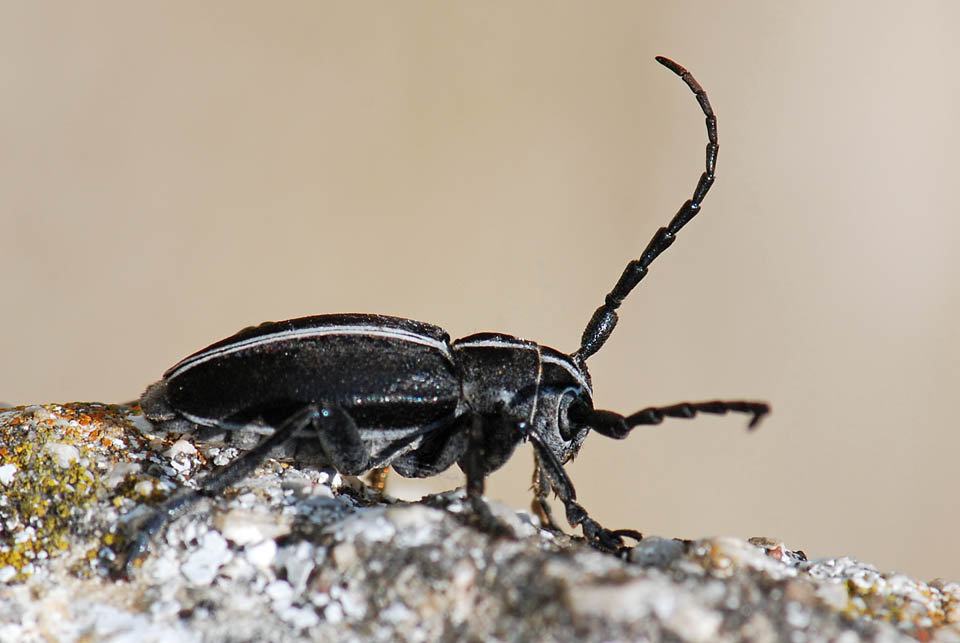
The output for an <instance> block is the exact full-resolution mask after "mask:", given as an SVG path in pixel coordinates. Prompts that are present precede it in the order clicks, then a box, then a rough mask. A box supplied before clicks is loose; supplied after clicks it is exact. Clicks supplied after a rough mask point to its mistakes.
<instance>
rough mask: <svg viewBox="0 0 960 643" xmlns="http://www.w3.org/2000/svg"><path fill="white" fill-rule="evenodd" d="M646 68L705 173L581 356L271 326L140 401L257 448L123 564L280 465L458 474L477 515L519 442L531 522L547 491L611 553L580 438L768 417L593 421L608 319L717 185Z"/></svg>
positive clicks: (175, 508) (440, 335) (199, 359)
mask: <svg viewBox="0 0 960 643" xmlns="http://www.w3.org/2000/svg"><path fill="white" fill-rule="evenodd" d="M656 60H657V61H658V62H659V63H661V64H662V65H664V66H665V67H667V68H668V69H670V70H671V71H672V72H674V73H675V74H677V75H678V76H679V77H680V78H681V79H682V80H683V81H684V82H685V83H686V84H687V86H689V87H690V89H691V90H692V91H693V93H694V94H695V96H696V98H697V102H698V103H699V104H700V107H701V109H702V110H703V113H704V115H705V117H706V127H707V136H708V139H709V140H708V143H707V147H706V167H705V170H704V172H703V173H702V174H701V176H700V179H699V180H698V182H697V185H696V188H695V189H694V191H693V195H692V196H691V198H690V199H688V200H687V201H686V202H685V203H684V204H683V205H682V206H681V207H680V210H679V211H678V212H677V214H676V215H675V216H674V217H673V219H672V220H671V221H670V222H669V223H668V224H667V225H666V226H665V227H662V228H660V229H659V230H657V232H656V234H654V235H653V238H652V239H651V240H650V242H649V244H648V245H647V247H646V249H645V250H644V251H643V253H642V254H641V255H640V257H639V258H638V259H635V260H633V261H631V262H630V263H628V264H627V267H626V269H625V270H624V271H623V274H622V275H621V276H620V279H619V280H618V281H617V283H616V285H614V287H613V290H611V291H610V292H609V293H608V294H607V296H606V298H605V300H604V303H603V305H601V306H600V307H599V308H597V310H596V311H595V312H594V313H593V316H592V317H591V318H590V320H589V322H588V323H587V325H586V328H585V329H584V331H583V335H582V337H581V340H580V347H579V348H577V350H575V351H574V352H573V353H570V354H566V353H562V352H560V351H558V350H554V349H552V348H549V347H547V346H542V345H540V344H537V343H535V342H532V341H527V340H523V339H519V338H517V337H513V336H510V335H503V334H497V333H480V334H476V335H470V336H469V337H464V338H462V339H458V340H455V341H450V338H449V336H448V335H447V333H446V332H444V331H443V330H442V329H440V328H438V327H436V326H433V325H430V324H425V323H421V322H416V321H411V320H408V319H400V318H396V317H386V316H381V315H366V314H349V315H321V316H315V317H304V318H300V319H292V320H287V321H281V322H267V323H264V324H261V325H259V326H256V327H252V328H247V329H244V330H242V331H240V332H239V333H237V334H236V335H233V336H232V337H228V338H227V339H224V340H222V341H219V342H217V343H215V344H212V345H211V346H208V347H207V348H205V349H203V350H201V351H199V352H197V353H194V354H193V355H191V356H189V357H187V358H186V359H184V360H182V361H181V362H179V363H178V364H176V365H175V366H173V367H172V368H170V369H169V370H168V371H167V372H166V373H164V375H163V378H162V379H161V380H160V381H159V382H157V383H155V384H153V385H151V386H150V387H149V388H148V389H147V390H146V392H145V393H144V394H143V396H142V398H141V406H142V408H143V412H144V414H145V415H146V417H147V418H148V419H149V420H150V421H151V422H152V423H154V424H155V425H157V426H158V428H161V429H164V430H167V431H171V432H181V433H194V434H195V435H197V436H198V437H199V438H200V439H204V438H205V437H206V438H211V437H216V436H219V437H220V438H223V437H224V436H225V435H228V434H233V435H239V434H246V435H247V438H248V439H249V437H250V435H254V436H255V437H254V439H255V440H256V442H253V443H250V444H248V445H247V446H248V447H249V449H248V450H247V451H246V453H244V454H243V455H242V456H241V457H239V458H237V459H236V460H234V461H233V462H232V463H231V464H229V465H228V466H226V467H225V468H223V469H221V470H220V471H218V472H215V473H213V474H210V475H209V476H208V477H207V478H206V479H205V480H204V481H203V482H202V486H201V489H200V491H199V492H194V493H192V494H190V495H179V496H174V497H173V498H171V499H170V500H169V501H168V502H167V503H166V504H165V505H163V506H162V508H161V509H160V510H158V511H157V513H156V514H155V515H154V516H153V517H152V518H151V520H150V521H148V523H147V524H146V525H145V526H144V527H143V528H142V529H141V531H140V534H139V536H138V537H137V539H136V540H135V541H134V542H133V544H132V546H131V548H130V551H129V552H128V559H127V561H128V564H129V563H130V562H132V561H134V560H136V559H138V558H139V557H140V556H142V555H143V554H144V553H145V551H146V547H147V544H148V542H149V538H150V536H151V534H152V533H154V532H155V531H156V530H157V529H159V528H160V527H162V526H163V524H164V523H165V522H166V521H167V520H170V519H171V518H172V517H174V516H175V515H176V514H177V513H178V512H180V511H182V510H183V508H184V507H186V506H187V505H189V504H190V503H191V502H192V501H193V500H194V499H196V498H198V497H200V496H201V495H210V494H213V493H217V492H219V491H222V490H223V489H224V488H225V487H227V486H229V485H231V484H233V483H234V482H236V481H237V480H239V479H240V478H242V477H243V476H245V475H247V474H248V473H250V472H251V471H252V470H253V469H254V468H255V467H256V466H257V465H258V464H259V463H260V462H262V461H263V460H264V459H265V458H266V457H267V456H268V455H276V454H277V453H278V452H279V451H281V450H286V455H289V456H291V457H294V458H296V459H298V460H300V461H304V460H316V461H317V462H323V463H326V464H328V465H332V466H333V467H334V468H336V469H337V470H338V471H340V472H341V473H344V474H360V473H363V472H365V471H368V470H371V469H378V468H383V467H387V466H392V467H393V468H394V470H396V471H397V472H398V473H399V474H400V475H402V476H405V477H425V476H431V475H435V474H438V473H440V472H442V471H444V470H445V469H447V468H448V467H450V466H451V465H453V464H454V463H457V464H458V465H459V466H460V468H461V469H462V470H463V472H464V473H465V474H466V480H467V483H466V489H467V495H468V497H469V498H470V499H471V501H472V503H473V505H474V507H483V503H482V500H481V496H482V494H483V487H484V478H485V477H486V476H487V474H489V473H490V472H492V471H494V470H496V469H498V468H499V467H500V466H501V465H503V464H504V462H506V460H507V459H508V458H509V457H510V455H511V454H512V453H513V451H514V449H515V448H516V446H517V445H518V444H520V443H521V442H524V441H529V442H530V443H531V444H532V445H533V448H534V457H535V471H534V481H535V484H534V495H535V507H539V509H540V513H541V516H542V517H543V518H544V519H545V520H546V521H547V522H548V524H549V526H551V527H553V528H556V525H555V524H554V523H553V520H552V518H551V517H550V514H549V508H548V506H547V504H546V498H547V496H548V494H549V493H550V491H551V490H552V491H553V492H555V493H556V495H557V496H558V497H559V499H560V501H561V502H562V503H563V505H564V508H565V510H566V517H567V521H568V522H569V523H570V525H571V526H573V527H576V526H577V525H579V526H581V527H582V529H583V533H584V536H585V537H586V538H587V540H588V541H590V542H591V543H592V544H594V545H595V546H598V547H600V548H602V549H608V550H616V549H618V548H619V547H621V546H622V537H623V536H629V537H632V538H637V539H639V538H640V537H641V535H640V534H639V533H638V532H635V531H632V530H617V531H612V530H609V529H606V528H604V527H602V526H601V525H599V524H598V523H597V522H596V521H595V520H593V519H592V518H591V517H590V516H589V515H588V513H587V512H586V511H585V510H584V508H583V507H582V506H581V505H580V504H578V503H577V501H576V493H575V491H574V487H573V484H572V483H571V481H570V478H569V477H568V476H567V474H566V472H565V471H564V468H563V465H564V464H565V463H566V462H567V461H569V460H570V459H571V458H572V457H573V456H574V455H575V454H576V453H577V451H578V450H579V449H580V446H581V445H582V444H583V441H584V439H585V438H586V436H587V434H588V433H589V431H590V430H591V429H592V430H593V431H596V432H597V433H600V434H602V435H605V436H607V437H610V438H615V439H623V438H625V437H627V435H628V434H629V433H630V431H631V430H632V429H633V428H634V427H636V426H640V425H648V424H659V423H660V422H661V421H662V420H663V418H664V417H681V418H690V417H693V416H694V415H696V414H697V413H700V412H705V413H727V412H731V411H732V412H738V413H746V414H750V415H752V418H751V420H750V423H749V427H750V428H753V427H755V426H756V425H757V423H758V422H759V421H760V419H761V418H762V417H763V416H764V415H765V414H766V413H768V412H769V406H768V405H767V404H765V403H762V402H752V401H743V400H735V401H730V400H717V401H710V402H683V403H680V404H674V405H671V406H663V407H651V408H646V409H643V410H641V411H638V412H637V413H634V414H632V415H627V416H624V415H621V414H619V413H615V412H613V411H603V410H598V409H595V408H594V406H593V386H592V384H591V380H590V374H589V372H588V370H587V359H589V357H590V356H591V355H593V354H594V353H596V352H597V351H598V350H600V348H602V347H603V345H604V343H605V342H606V341H607V339H608V338H609V337H610V334H611V333H612V332H613V329H614V327H615V326H616V324H617V312H616V310H617V308H619V307H620V304H621V303H623V300H624V299H625V298H626V297H627V295H629V294H630V292H631V291H632V290H633V289H634V288H635V287H636V286H637V284H638V283H639V282H640V281H641V280H642V279H643V278H644V276H646V274H647V270H648V267H649V266H650V264H651V263H652V262H653V261H654V260H655V259H656V258H657V257H658V256H659V255H660V254H661V253H662V252H663V251H664V250H666V249H667V248H669V247H670V245H671V244H672V243H673V241H674V239H675V238H676V235H677V233H678V232H679V231H680V229H681V228H682V227H683V226H684V225H686V224H687V222H689V221H690V220H691V219H692V218H693V217H694V216H696V214H697V213H698V212H699V211H700V205H701V203H702V201H703V199H704V197H705V196H706V194H707V192H708V191H709V189H710V186H711V185H713V181H714V170H715V166H716V159H717V150H718V145H717V126H716V125H717V121H716V117H715V115H714V113H713V109H712V108H711V106H710V101H709V100H708V99H707V95H706V93H705V92H704V90H703V88H702V87H701V86H700V84H699V83H698V82H697V81H696V80H695V79H694V78H693V76H692V75H691V74H690V72H688V71H687V70H686V69H684V68H683V67H681V66H680V65H678V64H677V63H675V62H673V61H672V60H670V59H668V58H663V57H657V59H656ZM258 434H259V435H266V436H267V437H265V438H262V439H261V438H260V437H256V436H258ZM257 442H259V443H257Z"/></svg>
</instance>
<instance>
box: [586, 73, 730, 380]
mask: <svg viewBox="0 0 960 643" xmlns="http://www.w3.org/2000/svg"><path fill="white" fill-rule="evenodd" d="M657 62H658V63H660V64H661V65H663V66H664V67H666V68H667V69H669V70H670V71H672V72H673V73H675V74H676V75H677V76H679V77H680V78H681V79H682V80H683V82H685V83H686V84H687V86H688V87H689V88H690V89H691V90H692V91H693V93H694V94H695V95H696V97H697V102H698V103H700V109H702V110H703V114H704V116H706V121H707V138H708V139H709V141H708V142H707V160H706V169H705V170H704V172H703V174H701V175H700V180H699V181H697V187H696V188H695V189H694V190H693V196H692V197H690V198H689V199H688V200H687V201H686V202H685V203H684V204H683V205H682V206H680V210H679V211H678V212H677V213H676V215H674V217H673V219H671V220H670V223H669V224H667V226H666V227H663V228H660V229H659V230H657V233H656V234H655V235H653V238H652V239H651V240H650V243H648V244H647V248H646V250H644V251H643V254H641V255H640V258H639V259H634V260H633V261H631V262H630V263H628V264H627V267H626V269H624V271H623V274H622V275H620V279H619V281H617V284H616V285H615V286H614V287H613V290H611V291H610V292H609V293H608V294H607V296H606V299H605V301H604V304H603V305H602V306H600V307H599V308H597V310H596V312H594V313H593V317H591V318H590V321H589V322H588V323H587V327H586V328H585V329H584V331H583V336H582V337H581V338H580V348H578V349H577V350H576V352H574V353H573V355H572V356H571V357H573V359H574V360H576V361H577V362H578V363H580V364H583V363H584V362H585V361H586V360H587V358H588V357H590V356H591V355H593V354H594V353H596V352H597V351H598V350H600V348H602V347H603V345H604V343H605V342H606V341H607V339H608V338H609V337H610V334H611V333H612V332H613V329H614V327H616V325H617V312H616V311H617V308H619V307H620V304H622V303H623V300H624V299H626V297H627V295H629V294H630V292H631V291H632V290H633V289H634V288H635V287H636V286H637V284H638V283H640V280H641V279H643V278H644V277H645V276H646V275H647V269H648V267H649V266H650V264H651V263H653V260H654V259H656V258H657V257H659V256H660V253H662V252H663V251H664V250H666V249H667V248H669V247H670V245H671V244H672V243H673V241H674V239H675V238H676V235H677V233H678V232H679V231H680V228H682V227H683V226H685V225H686V224H687V222H688V221H690V219H692V218H693V217H695V216H696V215H697V213H698V212H699V211H700V204H701V203H702V202H703V199H704V197H706V195H707V192H708V191H709V190H710V186H711V185H713V179H714V170H715V169H716V164H717V150H718V149H719V146H718V145H717V117H716V116H715V115H714V113H713V108H712V107H710V100H709V99H708V98H707V93H706V92H705V91H703V87H701V86H700V83H698V82H697V81H696V79H695V78H694V77H693V75H691V74H690V72H689V71H687V70H686V69H684V68H683V67H681V66H680V65H678V64H677V63H675V62H673V61H672V60H670V59H669V58H664V57H663V56H657Z"/></svg>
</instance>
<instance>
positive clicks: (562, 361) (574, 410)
mask: <svg viewBox="0 0 960 643" xmlns="http://www.w3.org/2000/svg"><path fill="white" fill-rule="evenodd" d="M540 352H541V357H540V359H541V375H540V385H539V390H538V394H537V408H536V413H535V415H534V419H533V427H532V430H533V431H535V432H536V433H537V436H538V437H539V438H540V440H541V441H542V442H543V443H544V444H546V446H547V447H549V448H550V450H551V451H552V452H553V454H554V455H556V456H557V459H558V460H560V462H562V463H565V462H567V461H569V460H570V459H571V458H573V457H574V456H575V455H576V454H577V452H578V451H579V450H580V446H581V445H582V444H583V440H584V439H585V438H586V437H587V433H588V432H589V431H590V429H589V427H587V426H586V424H584V423H583V415H584V412H585V411H588V410H590V409H591V408H593V388H592V386H591V383H590V374H589V373H588V372H587V369H586V366H585V365H583V364H582V363H577V362H576V361H574V360H573V359H572V358H571V357H570V356H568V355H565V354H564V353H561V352H560V351H557V350H554V349H552V348H547V347H546V346H541V347H540Z"/></svg>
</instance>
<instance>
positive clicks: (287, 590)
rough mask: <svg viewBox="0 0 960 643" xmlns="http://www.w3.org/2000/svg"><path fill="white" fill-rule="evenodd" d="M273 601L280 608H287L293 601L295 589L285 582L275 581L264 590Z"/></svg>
mask: <svg viewBox="0 0 960 643" xmlns="http://www.w3.org/2000/svg"><path fill="white" fill-rule="evenodd" d="M263 593H264V594H266V595H267V598H269V599H270V600H271V601H273V602H274V603H276V604H277V605H278V606H280V607H285V606H287V605H289V604H290V601H292V600H293V587H291V586H290V583H288V582H287V581H285V580H275V581H273V582H272V583H270V584H269V585H267V586H266V587H265V588H264V589H263Z"/></svg>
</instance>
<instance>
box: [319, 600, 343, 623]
mask: <svg viewBox="0 0 960 643" xmlns="http://www.w3.org/2000/svg"><path fill="white" fill-rule="evenodd" d="M323 617H324V618H325V619H327V622H328V623H330V624H332V625H337V624H338V623H342V622H343V608H342V607H340V603H330V604H329V605H327V606H326V607H325V608H323Z"/></svg>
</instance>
